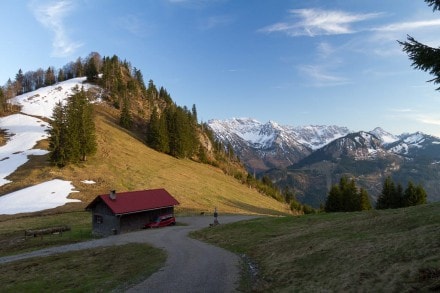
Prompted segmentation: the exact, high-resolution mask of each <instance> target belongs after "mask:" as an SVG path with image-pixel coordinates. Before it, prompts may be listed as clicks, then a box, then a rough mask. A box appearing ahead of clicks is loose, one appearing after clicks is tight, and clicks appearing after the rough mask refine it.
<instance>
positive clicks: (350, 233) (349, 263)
mask: <svg viewBox="0 0 440 293" xmlns="http://www.w3.org/2000/svg"><path fill="white" fill-rule="evenodd" d="M194 236H195V237H197V238H199V239H202V240H205V241H208V242H210V243H214V244H217V245H220V246H222V247H225V248H227V249H229V250H232V251H234V252H237V253H240V254H246V255H247V256H248V258H247V259H246V262H248V261H249V259H250V260H251V262H253V263H254V264H255V263H256V266H257V268H258V269H257V275H256V276H255V274H254V275H253V277H252V278H250V281H249V280H248V281H249V282H248V284H247V286H248V287H244V288H243V290H244V291H252V289H253V290H255V291H264V292H323V291H329V292H411V291H422V292H426V291H438V290H440V203H435V204H428V205H422V206H416V207H410V208H404V209H397V210H382V211H376V210H373V211H368V212H357V213H333V214H315V215H306V216H301V217H283V218H260V219H256V220H252V221H247V222H241V223H235V224H231V225H222V226H218V227H215V229H212V228H211V229H205V230H203V231H199V232H195V233H194ZM254 273H255V271H254Z"/></svg>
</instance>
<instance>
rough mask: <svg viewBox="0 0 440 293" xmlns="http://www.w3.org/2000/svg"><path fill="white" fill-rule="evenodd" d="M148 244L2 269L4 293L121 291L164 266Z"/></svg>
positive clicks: (0, 277)
mask: <svg viewBox="0 0 440 293" xmlns="http://www.w3.org/2000/svg"><path fill="white" fill-rule="evenodd" d="M165 259H166V255H165V253H164V252H163V251H161V250H160V249H157V248H153V247H151V246H149V245H146V244H126V245H123V246H111V247H101V248H95V249H88V250H82V251H76V252H69V253H63V254H57V255H54V256H48V257H41V258H32V259H27V260H22V261H17V262H13V263H7V264H2V265H1V266H0V283H1V284H2V285H1V286H2V288H1V291H2V292H108V291H117V292H122V291H125V289H127V288H129V287H130V286H131V285H134V284H137V283H139V282H141V281H142V280H144V279H146V278H147V277H148V276H150V275H151V274H152V273H154V272H155V271H157V270H158V269H159V268H160V267H162V266H163V264H164V263H165Z"/></svg>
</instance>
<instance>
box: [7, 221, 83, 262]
mask: <svg viewBox="0 0 440 293" xmlns="http://www.w3.org/2000/svg"><path fill="white" fill-rule="evenodd" d="M64 225H66V226H69V227H70V228H71V230H70V231H65V232H63V233H62V234H56V235H44V236H42V237H35V238H34V237H29V236H28V237H25V234H24V231H25V230H32V229H42V228H49V227H58V226H64ZM91 238H92V233H91V216H90V214H89V213H88V212H70V213H60V214H42V215H32V216H7V217H6V216H3V217H2V218H1V219H0V256H5V255H12V254H17V253H22V252H27V251H32V250H37V249H42V248H45V247H49V246H57V245H63V244H68V243H74V242H80V241H85V240H88V239H91Z"/></svg>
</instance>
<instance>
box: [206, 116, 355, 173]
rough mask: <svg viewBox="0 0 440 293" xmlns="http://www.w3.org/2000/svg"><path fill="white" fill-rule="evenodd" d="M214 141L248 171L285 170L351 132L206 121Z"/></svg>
mask: <svg viewBox="0 0 440 293" xmlns="http://www.w3.org/2000/svg"><path fill="white" fill-rule="evenodd" d="M208 126H209V127H210V128H211V129H212V130H213V132H214V134H215V136H216V138H217V139H219V140H220V141H222V142H223V143H224V144H225V145H231V146H232V148H233V149H234V152H235V153H236V154H237V155H238V156H239V157H240V159H241V160H242V161H243V162H244V164H245V166H246V167H247V168H248V170H250V171H256V172H261V171H266V170H268V169H270V168H275V167H287V166H289V165H291V164H294V163H296V162H298V161H299V160H301V159H303V158H305V157H307V156H308V155H310V154H311V153H312V152H313V151H314V150H316V149H319V148H321V147H322V146H324V145H326V144H328V143H329V142H330V141H333V140H334V139H336V138H339V137H343V136H345V135H347V134H348V133H350V132H351V131H350V130H349V129H348V128H346V127H338V126H306V127H293V126H282V125H279V124H278V123H276V122H274V121H269V122H267V123H264V124H263V123H261V122H259V121H257V120H255V119H251V118H232V119H229V120H209V121H208Z"/></svg>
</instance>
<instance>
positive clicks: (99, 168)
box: [9, 105, 289, 214]
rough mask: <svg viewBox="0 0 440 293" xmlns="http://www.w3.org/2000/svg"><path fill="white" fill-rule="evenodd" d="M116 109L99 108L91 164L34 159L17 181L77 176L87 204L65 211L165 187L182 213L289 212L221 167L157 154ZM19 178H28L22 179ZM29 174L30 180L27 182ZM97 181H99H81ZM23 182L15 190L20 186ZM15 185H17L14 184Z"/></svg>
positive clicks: (16, 176) (17, 174)
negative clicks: (104, 197) (102, 197)
mask: <svg viewBox="0 0 440 293" xmlns="http://www.w3.org/2000/svg"><path fill="white" fill-rule="evenodd" d="M116 117H118V116H117V115H116V113H114V110H113V109H111V108H109V107H106V106H103V105H99V106H96V122H95V123H96V133H97V141H98V152H97V153H96V155H94V156H93V157H90V158H88V161H87V163H86V164H82V165H79V166H77V165H72V166H68V167H65V168H63V169H59V168H55V167H51V166H49V165H48V164H47V163H46V162H45V161H44V160H46V158H34V159H35V160H31V161H30V162H29V163H28V164H26V165H24V166H22V167H21V168H19V170H18V171H17V172H15V173H14V174H12V176H11V177H14V181H18V182H24V181H27V182H28V184H36V183H40V182H42V181H45V180H49V179H52V178H60V179H64V180H71V181H72V182H73V185H74V186H75V187H76V189H77V190H78V191H80V192H79V193H72V194H71V196H70V197H72V198H78V199H81V200H82V201H83V204H69V205H68V207H67V208H66V207H63V208H59V209H60V210H66V209H68V210H71V209H81V208H83V207H84V206H85V204H86V203H88V202H90V201H91V200H92V199H93V198H94V197H95V196H96V195H98V194H104V193H107V192H109V190H113V189H115V190H116V191H128V190H139V189H150V188H165V189H167V190H168V191H169V192H170V193H171V194H172V195H174V196H175V197H176V199H177V200H178V201H179V202H180V206H179V207H178V209H177V210H178V211H179V212H182V213H186V212H191V213H193V212H195V213H200V212H213V211H214V208H215V207H217V208H218V210H219V213H220V214H221V213H259V214H280V213H289V210H288V207H287V206H286V205H284V204H281V203H280V202H278V201H276V200H273V199H272V198H269V197H267V196H263V195H261V194H259V193H258V192H257V191H256V190H254V189H250V188H248V187H247V186H246V185H243V184H241V183H240V182H239V181H237V180H236V179H234V178H232V177H230V176H226V175H224V174H223V172H222V171H221V170H220V169H217V168H214V167H211V166H209V165H205V164H199V163H196V162H193V161H190V160H181V159H176V158H173V157H171V156H168V155H165V154H162V153H159V152H156V151H154V150H152V149H150V148H148V147H146V146H145V144H144V143H143V142H142V141H141V140H140V139H139V138H136V137H135V136H134V135H133V134H132V133H130V132H128V131H127V130H125V129H123V128H121V127H119V126H118V125H117V123H116V121H117V118H116ZM19 177H22V178H21V179H20V180H17V179H19ZM23 177H26V180H23ZM84 180H93V181H95V182H96V183H95V184H85V183H83V182H81V181H84ZM19 184H20V183H16V184H13V185H12V186H10V187H9V188H13V189H17V188H18V187H19ZM14 185H15V187H14Z"/></svg>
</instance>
